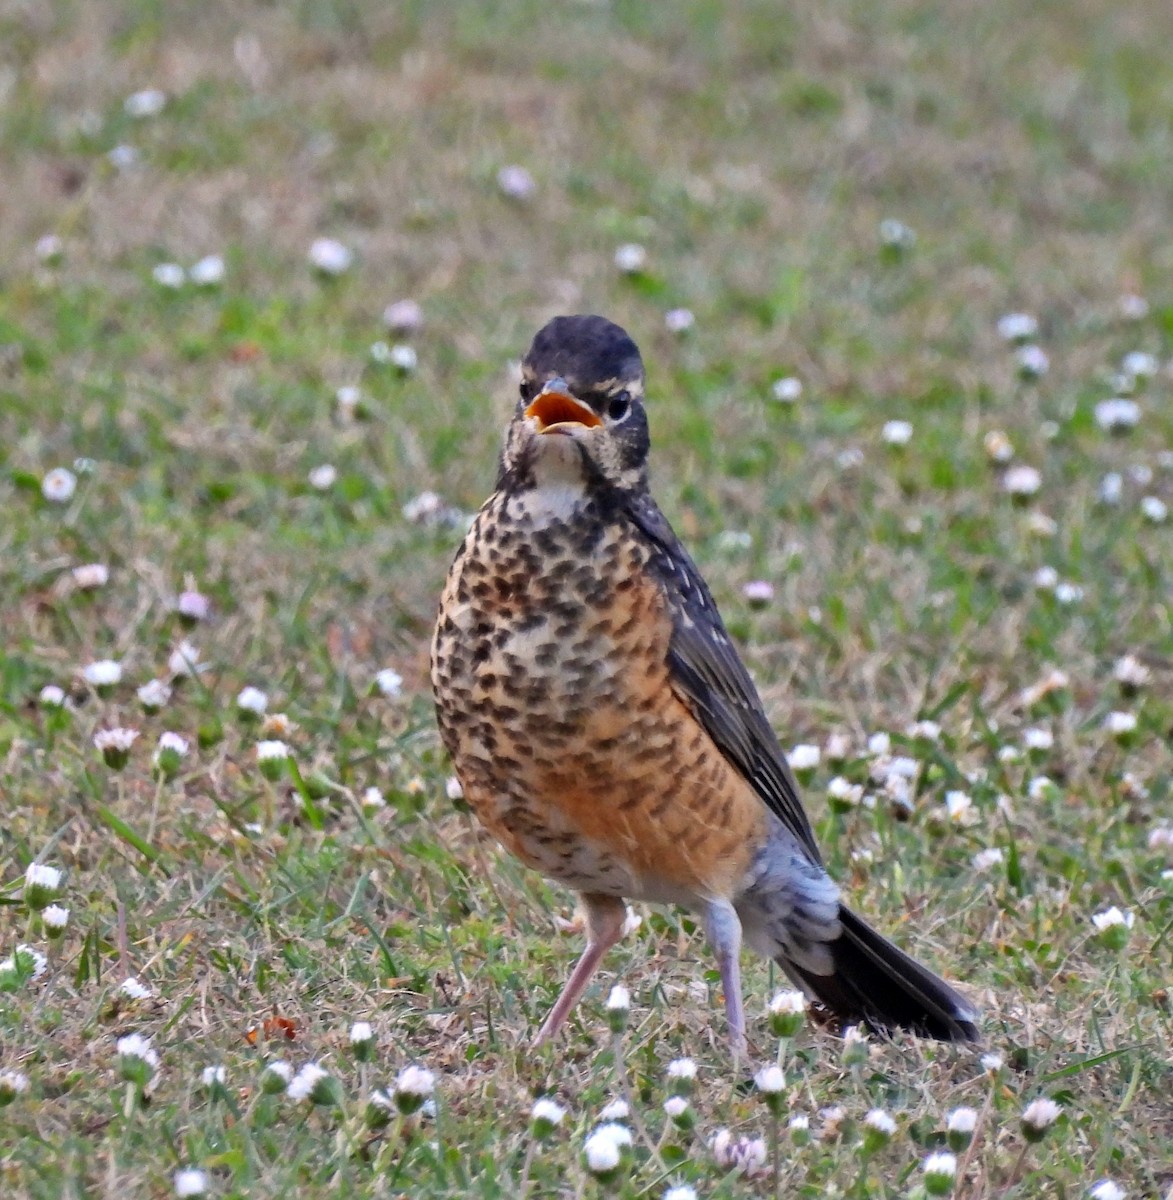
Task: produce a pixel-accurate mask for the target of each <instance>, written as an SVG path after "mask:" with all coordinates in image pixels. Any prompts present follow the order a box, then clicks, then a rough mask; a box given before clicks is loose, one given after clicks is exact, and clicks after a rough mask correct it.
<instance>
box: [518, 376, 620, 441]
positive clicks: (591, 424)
mask: <svg viewBox="0 0 1173 1200" xmlns="http://www.w3.org/2000/svg"><path fill="white" fill-rule="evenodd" d="M525 415H526V416H527V417H533V418H534V419H535V420H536V421H537V423H538V433H561V434H567V433H570V432H571V431H572V430H573V428H574V427H575V426H576V425H578V426H581V427H583V428H586V429H595V428H596V427H598V426H599V425H602V423H603V422H602V420H600V418H599V416H598V415H597V414H596V413H595V411H594V410H593V409H592V408H590V407H589V406H588V405H586V404H584V403H583V402H582V401H581V400H578V399H576V398H575V397H574V396H572V395H571V394H570V391H569V390H568V388H567V387H566V380H565V379H557V378H556V379H551V380H550V382H549V383H547V384H546V386H545V387H544V388H542V390H541V392H540V393H539V394H538V396H537V398H536V399H535V400H534V402H533V403H532V404H531V405H530V406H529V408H527V409H526V410H525Z"/></svg>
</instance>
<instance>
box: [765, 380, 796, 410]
mask: <svg viewBox="0 0 1173 1200" xmlns="http://www.w3.org/2000/svg"><path fill="white" fill-rule="evenodd" d="M770 391H771V392H772V393H773V396H774V399H775V400H777V401H778V403H779V404H793V403H794V402H795V401H796V400H798V399H799V398H800V397H801V396H802V380H801V379H799V378H797V377H796V376H794V375H786V376H784V377H783V378H782V379H776V380H774V386H773V387H772V388H771V389H770Z"/></svg>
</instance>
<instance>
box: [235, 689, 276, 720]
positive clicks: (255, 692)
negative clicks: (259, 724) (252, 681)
mask: <svg viewBox="0 0 1173 1200" xmlns="http://www.w3.org/2000/svg"><path fill="white" fill-rule="evenodd" d="M236 707H237V708H239V709H240V710H241V711H242V712H246V713H251V714H252V715H253V716H255V717H263V716H264V715H265V710H266V709H267V708H268V707H269V697H268V696H267V695H266V694H265V693H264V692H262V691H261V689H260V688H257V687H252V686H251V685H250V686H249V687H244V688H241V689H240V692H239V694H238V695H237V697H236Z"/></svg>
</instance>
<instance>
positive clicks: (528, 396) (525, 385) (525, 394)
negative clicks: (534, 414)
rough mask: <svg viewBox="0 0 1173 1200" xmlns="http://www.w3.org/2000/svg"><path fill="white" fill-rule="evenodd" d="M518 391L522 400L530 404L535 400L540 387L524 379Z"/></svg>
mask: <svg viewBox="0 0 1173 1200" xmlns="http://www.w3.org/2000/svg"><path fill="white" fill-rule="evenodd" d="M517 390H518V391H519V392H520V393H521V398H522V399H523V400H524V401H525V402H526V403H527V404H528V403H529V402H530V401H531V400H532V399H533V398H534V395H535V394H536V392H537V390H538V386H537V384H536V383H534V382H532V381H531V380H529V379H523V380H522V381H521V386H520V387H519V388H518V389H517Z"/></svg>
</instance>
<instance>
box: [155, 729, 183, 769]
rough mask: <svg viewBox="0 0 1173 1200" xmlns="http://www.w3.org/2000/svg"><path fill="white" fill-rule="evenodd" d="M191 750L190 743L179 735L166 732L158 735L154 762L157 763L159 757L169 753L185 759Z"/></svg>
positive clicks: (169, 731)
mask: <svg viewBox="0 0 1173 1200" xmlns="http://www.w3.org/2000/svg"><path fill="white" fill-rule="evenodd" d="M190 750H191V743H190V742H189V741H188V740H187V738H185V737H183V736H182V735H181V734H178V733H173V732H171V730H167V731H166V732H164V733H161V734H160V735H159V746H158V749H157V750H156V751H155V761H156V762H158V761H159V758H160V756H161V755H164V754H167V753H171V754H174V755H175V756H176V757H178V758H186V757H187V755H188V752H189V751H190Z"/></svg>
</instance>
